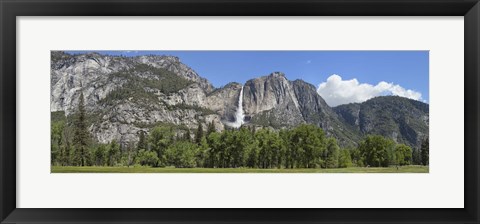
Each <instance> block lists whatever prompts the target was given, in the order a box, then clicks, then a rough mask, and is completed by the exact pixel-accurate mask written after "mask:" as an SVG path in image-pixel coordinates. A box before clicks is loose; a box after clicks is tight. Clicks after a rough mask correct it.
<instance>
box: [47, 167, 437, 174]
mask: <svg viewBox="0 0 480 224" xmlns="http://www.w3.org/2000/svg"><path fill="white" fill-rule="evenodd" d="M428 171H429V169H428V166H413V165H412V166H400V167H398V169H397V167H395V166H391V167H368V168H367V167H348V168H330V169H320V168H318V169H313V168H312V169H253V168H175V167H162V168H158V167H146V166H135V167H108V166H84V167H81V166H52V170H51V172H52V173H428Z"/></svg>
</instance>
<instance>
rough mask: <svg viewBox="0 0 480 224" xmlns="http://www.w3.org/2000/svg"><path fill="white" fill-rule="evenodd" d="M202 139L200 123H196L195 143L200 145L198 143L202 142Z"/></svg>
mask: <svg viewBox="0 0 480 224" xmlns="http://www.w3.org/2000/svg"><path fill="white" fill-rule="evenodd" d="M202 138H203V127H202V123H200V122H198V128H197V133H195V143H197V144H198V145H200V143H201V142H202Z"/></svg>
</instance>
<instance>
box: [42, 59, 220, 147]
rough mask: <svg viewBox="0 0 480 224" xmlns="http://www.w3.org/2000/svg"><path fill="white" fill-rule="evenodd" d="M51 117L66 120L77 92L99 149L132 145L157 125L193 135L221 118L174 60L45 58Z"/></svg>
mask: <svg viewBox="0 0 480 224" xmlns="http://www.w3.org/2000/svg"><path fill="white" fill-rule="evenodd" d="M51 57H52V60H51V101H50V106H51V107H50V108H51V111H52V112H54V111H64V112H65V114H66V115H67V116H69V115H71V114H72V113H73V112H74V111H75V110H76V108H77V107H78V101H79V96H80V92H81V91H83V94H84V97H85V103H86V108H87V111H88V113H89V121H90V123H91V125H90V127H89V128H90V131H91V133H92V135H93V136H94V137H95V138H96V139H97V140H98V141H99V142H102V143H106V142H109V141H112V140H117V141H120V142H122V143H126V142H132V141H137V140H138V133H139V131H141V130H142V131H147V132H148V131H149V130H150V128H152V127H154V126H155V125H158V124H168V125H175V126H177V127H179V128H180V129H184V130H185V129H192V130H193V129H194V128H196V127H197V126H198V123H199V122H200V123H202V125H204V128H206V127H207V124H208V123H210V122H212V121H213V122H214V125H215V127H216V128H217V130H223V128H224V125H223V124H222V123H221V120H222V118H221V116H220V115H218V114H216V113H215V112H213V111H212V110H209V109H207V108H205V106H206V105H207V94H209V93H211V92H212V91H213V89H214V88H213V86H212V85H211V84H210V83H209V82H208V81H207V80H206V79H204V78H202V77H200V76H199V75H198V74H197V73H195V71H193V70H192V69H191V68H189V67H188V66H186V65H184V64H182V63H181V62H180V60H179V59H178V58H176V57H170V56H140V57H119V56H106V55H100V54H96V53H90V54H82V55H70V54H65V53H63V52H58V51H53V52H52V54H51Z"/></svg>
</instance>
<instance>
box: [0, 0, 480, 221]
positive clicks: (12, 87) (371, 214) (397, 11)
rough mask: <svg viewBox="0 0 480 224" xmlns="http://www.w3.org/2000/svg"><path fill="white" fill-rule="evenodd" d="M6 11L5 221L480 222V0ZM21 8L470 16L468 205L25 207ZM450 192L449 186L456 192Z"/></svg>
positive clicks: (183, 2) (1, 10) (222, 1)
mask: <svg viewBox="0 0 480 224" xmlns="http://www.w3.org/2000/svg"><path fill="white" fill-rule="evenodd" d="M0 15H1V17H0V20H1V21H0V23H1V27H0V29H1V30H0V32H1V33H0V38H1V46H0V49H1V54H0V67H1V70H0V71H1V74H0V85H1V87H0V88H1V91H0V110H1V111H0V147H1V148H0V160H1V162H0V163H1V164H0V165H1V166H0V175H1V176H0V220H1V223H117V222H118V223H479V221H480V218H479V186H478V185H479V180H480V179H479V165H478V164H479V162H480V159H479V153H478V150H479V139H480V138H479V135H478V134H479V131H478V130H479V120H478V113H479V112H480V111H479V97H480V91H479V88H478V87H479V75H480V73H479V63H480V61H479V60H480V58H479V55H480V3H479V2H478V0H407V1H401V0H368V1H366V0H338V1H333V0H299V1H293V0H271V1H269V0H258V1H252V0H243V1H239V0H142V1H135V0H111V1H109V0H99V1H90V0H85V1H83V0H64V1H58V0H38V1H32V0H19V1H14V0H0ZM17 16H464V26H465V27H464V28H465V29H464V32H465V35H464V36H465V42H464V43H465V49H464V50H465V55H464V56H465V64H464V65H465V74H464V78H465V108H464V110H465V114H464V115H465V121H464V124H465V130H464V131H465V148H464V154H465V158H464V165H465V172H464V175H465V177H464V180H465V189H464V193H465V199H464V201H465V208H463V209H381V208H377V209H89V208H84V209H54V208H52V209H36V208H28V209H27V208H17V207H16V193H17V192H16V187H17V186H16V113H17V109H16V88H17V86H16V17H17ZM445 44H448V43H445ZM456 75H461V74H456ZM452 150H453V149H452ZM457 150H461V149H457ZM39 193H41V192H39ZM445 193H446V194H448V192H445ZM145 200H148V199H145ZM253 206H254V205H253Z"/></svg>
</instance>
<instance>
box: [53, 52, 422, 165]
mask: <svg viewBox="0 0 480 224" xmlns="http://www.w3.org/2000/svg"><path fill="white" fill-rule="evenodd" d="M50 53H51V61H50V66H51V70H50V113H51V127H50V128H51V130H50V133H51V135H50V136H51V141H50V142H51V155H50V156H51V172H52V173H428V172H429V51H253V50H252V51H235V50H232V51H230V50H226V51H160V50H159V51H156V50H152V51H136V50H116V51H104V50H91V51H85V50H78V51H75V50H65V51H51V52H50Z"/></svg>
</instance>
